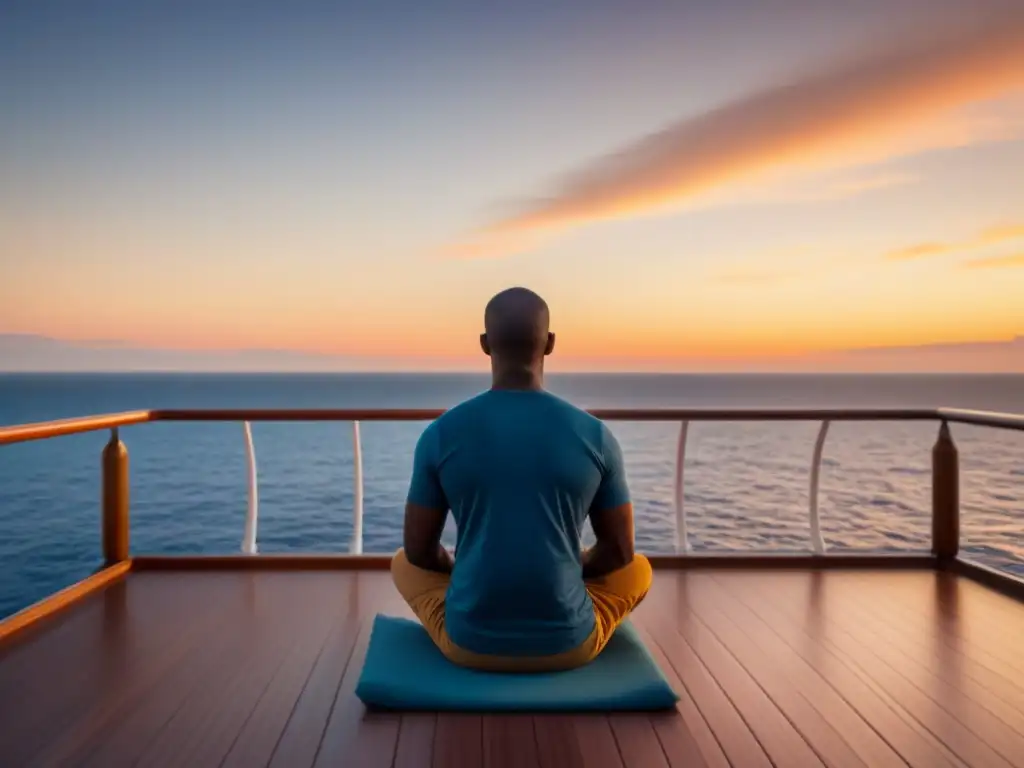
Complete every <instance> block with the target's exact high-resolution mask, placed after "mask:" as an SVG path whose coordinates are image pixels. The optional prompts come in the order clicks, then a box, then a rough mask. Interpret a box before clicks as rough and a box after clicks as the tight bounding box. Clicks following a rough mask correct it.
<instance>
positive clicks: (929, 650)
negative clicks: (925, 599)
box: [768, 579, 1024, 763]
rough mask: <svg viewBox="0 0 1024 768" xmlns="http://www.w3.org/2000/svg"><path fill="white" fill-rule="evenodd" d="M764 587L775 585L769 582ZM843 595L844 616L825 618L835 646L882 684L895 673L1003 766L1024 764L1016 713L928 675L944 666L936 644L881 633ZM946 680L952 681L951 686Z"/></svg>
mask: <svg viewBox="0 0 1024 768" xmlns="http://www.w3.org/2000/svg"><path fill="white" fill-rule="evenodd" d="M768 583H771V584H774V583H777V582H776V581H775V580H773V579H772V580H769V581H768ZM843 589H844V588H843V587H842V586H841V585H840V591H839V592H838V593H837V594H838V595H839V597H838V599H837V600H836V601H832V602H831V604H832V605H835V604H836V603H837V602H838V603H839V604H841V605H842V606H843V608H844V610H843V611H842V612H839V611H835V612H833V613H832V614H830V615H829V617H828V618H827V621H828V622H829V623H830V624H831V625H832V626H834V627H836V628H837V629H838V630H839V634H838V635H837V640H839V641H841V642H845V643H847V644H850V643H855V644H856V645H857V646H858V647H859V648H860V649H861V650H862V656H863V657H864V658H865V659H867V658H868V657H870V663H871V664H873V665H874V667H875V668H876V669H879V670H881V671H882V673H883V674H884V675H885V676H886V677H887V678H890V679H895V678H893V673H897V674H898V675H899V677H902V678H903V680H906V681H908V682H909V683H911V685H913V686H914V687H915V688H916V689H917V691H918V692H920V694H923V695H924V696H926V697H927V698H928V699H930V700H931V701H932V702H933V703H934V705H935V706H937V707H939V708H940V709H941V710H943V711H944V712H945V713H947V714H948V715H949V716H950V717H953V718H955V719H956V720H957V721H958V722H959V723H960V724H962V725H963V726H964V727H965V728H967V729H968V730H969V731H971V732H972V733H974V734H975V735H976V736H977V737H978V738H980V739H981V740H983V741H984V742H985V743H986V744H988V745H989V746H990V747H992V748H993V749H995V751H997V752H999V753H1000V754H1001V755H1002V756H1003V757H1004V758H1006V759H1007V760H1010V761H1011V762H1014V763H1017V761H1021V762H1024V736H1022V735H1021V733H1020V732H1019V731H1018V730H1017V729H1016V727H1017V726H1021V725H1022V724H1024V721H1021V720H1020V715H1019V713H1017V712H1016V710H1014V709H1013V708H1011V707H1008V706H1006V705H1005V703H1004V702H1002V701H1001V700H999V699H998V698H996V697H994V696H993V695H992V694H991V692H990V691H988V690H987V689H985V688H983V687H981V686H978V685H977V684H974V685H972V684H971V683H972V681H970V680H969V679H967V678H964V677H962V676H960V675H957V674H956V670H955V669H952V668H951V669H946V670H945V671H944V672H943V673H942V674H941V675H936V674H933V673H932V672H931V671H930V670H931V669H933V668H937V667H942V666H943V665H944V663H945V662H946V661H947V660H948V657H947V655H946V654H943V653H937V652H936V646H937V645H938V644H937V643H934V642H931V641H928V640H927V638H922V637H921V636H920V635H915V634H912V633H906V634H902V635H892V634H891V633H888V632H885V633H883V632H881V631H880V630H879V629H878V627H877V624H876V623H874V622H872V621H871V619H870V617H869V616H867V615H865V614H863V613H862V612H860V611H859V610H858V602H859V601H860V600H861V599H863V597H862V593H859V592H858V593H857V594H856V595H849V594H848V593H847V594H846V595H844V593H843V592H842V590H843ZM939 610H941V608H939ZM879 662H880V664H881V666H880V665H879ZM947 680H953V681H954V684H950V683H949V682H947ZM914 695H915V697H916V696H917V693H914ZM1001 718H1002V719H1001Z"/></svg>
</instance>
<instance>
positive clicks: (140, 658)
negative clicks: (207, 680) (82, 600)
mask: <svg viewBox="0 0 1024 768" xmlns="http://www.w3.org/2000/svg"><path fill="white" fill-rule="evenodd" d="M233 581H234V580H230V579H229V580H226V581H225V582H224V583H222V584H221V585H219V586H220V587H222V589H223V592H221V593H220V595H221V596H220V597H218V596H217V595H218V585H214V584H211V585H210V598H209V600H208V601H207V602H205V603H204V604H201V605H198V606H191V607H190V606H189V605H188V603H187V601H185V600H183V599H181V597H183V596H179V598H175V599H173V600H172V601H169V602H168V603H164V604H162V606H157V605H147V607H146V608H142V606H143V605H144V604H148V600H147V598H148V597H150V596H151V592H150V590H149V587H150V586H152V585H150V584H146V583H145V582H136V583H135V584H132V585H130V587H129V592H128V595H127V596H126V597H127V599H128V602H127V604H126V606H125V609H126V613H125V614H124V621H123V623H122V624H121V627H120V629H117V628H115V627H108V630H109V635H108V637H110V638H111V639H110V644H109V646H108V647H107V648H106V649H104V657H108V656H109V657H111V658H108V661H107V663H105V664H104V665H103V669H102V673H101V674H100V676H99V677H98V678H97V679H95V681H94V682H93V685H95V689H94V690H92V691H87V692H79V693H78V695H76V696H74V697H69V699H68V701H69V703H70V704H71V706H70V707H69V708H68V709H66V710H65V712H64V713H63V714H62V715H61V716H59V717H53V718H52V719H51V720H50V721H49V722H47V723H46V724H45V727H44V729H43V731H42V733H41V734H40V737H41V738H43V739H44V741H45V744H44V746H43V748H42V749H41V750H40V751H39V752H38V753H37V754H36V755H35V757H34V758H33V760H32V761H31V762H29V763H28V764H30V765H52V764H59V763H62V762H65V761H74V760H78V759H84V757H85V756H86V755H87V754H88V753H89V752H90V751H91V749H92V748H94V747H95V745H96V744H97V743H98V741H99V740H100V739H101V738H102V734H104V733H107V732H108V731H109V729H110V728H111V727H120V723H121V722H122V721H123V719H124V718H126V717H128V716H130V715H131V714H134V713H135V712H137V711H138V710H139V709H144V708H146V705H147V704H148V703H150V702H151V701H152V702H153V705H154V706H164V705H166V704H167V697H166V696H164V695H163V693H164V692H166V687H165V686H164V685H162V683H163V681H168V680H171V681H173V683H175V684H182V685H187V684H188V683H187V681H186V680H183V679H181V678H180V677H178V676H177V675H176V674H175V673H176V671H177V670H178V669H179V668H180V666H181V665H182V663H184V662H189V663H199V662H200V661H201V659H202V658H204V657H206V656H208V655H209V654H211V653H217V652H218V650H219V639H220V638H221V632H220V631H219V629H220V628H222V627H223V626H224V625H225V624H226V623H227V622H228V619H227V618H226V615H225V613H224V612H223V608H224V606H226V605H228V604H230V602H231V601H232V594H233V593H234V591H235V588H236V585H235V584H234V583H233ZM136 606H139V608H140V610H139V613H138V619H139V620H138V621H133V619H135V618H136V614H135V607H136ZM150 611H152V613H150ZM146 616H152V618H150V619H147V618H145V617H146ZM133 630H134V631H133ZM133 635H134V637H133ZM210 637H212V638H217V639H218V641H217V642H215V643H212V644H211V643H207V642H205V641H206V640H207V638H210ZM114 638H116V639H114ZM157 689H164V690H162V691H161V695H160V696H154V695H153V692H154V690H157ZM55 698H56V697H55ZM154 699H157V700H159V701H153V700H154ZM46 709H47V708H44V709H43V711H46Z"/></svg>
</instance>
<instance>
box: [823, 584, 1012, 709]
mask: <svg viewBox="0 0 1024 768" xmlns="http://www.w3.org/2000/svg"><path fill="white" fill-rule="evenodd" d="M933 578H934V579H935V580H934V582H933V586H932V588H931V589H927V590H926V589H923V588H922V587H920V586H918V587H917V589H916V594H906V595H904V594H901V591H900V590H895V589H879V588H878V587H879V586H880V585H879V582H878V580H877V579H874V580H860V579H856V580H854V579H851V583H850V585H849V586H850V588H851V589H855V590H857V592H858V593H859V597H860V602H861V604H862V607H863V608H864V609H867V610H869V611H873V612H874V614H875V616H876V617H877V618H879V619H883V620H884V622H885V625H886V627H888V628H889V629H890V630H891V631H893V632H901V633H912V634H920V635H924V636H925V637H929V638H932V639H933V640H935V641H936V642H937V643H939V644H940V648H939V650H940V652H941V647H945V648H948V649H949V650H950V651H952V652H953V653H954V656H953V657H952V658H951V663H953V664H955V665H956V666H957V667H958V668H959V669H960V670H962V672H963V674H965V675H967V676H968V677H971V678H972V679H974V680H976V681H978V682H979V683H980V684H982V685H984V686H985V687H986V688H989V689H990V690H991V691H992V692H993V693H995V694H996V695H998V696H999V697H1000V698H1002V699H1003V700H1004V701H1006V702H1007V703H1008V704H1010V705H1011V706H1013V707H1014V708H1015V709H1017V710H1018V711H1019V712H1024V672H1022V671H1021V670H1022V669H1024V660H1021V659H1017V658H1015V657H1016V655H1017V653H1018V652H1019V651H1020V650H1021V649H1020V648H1019V645H1020V644H1019V643H1018V642H1017V641H1016V637H1015V636H1014V635H1013V634H1012V633H1011V632H1008V631H1007V628H1006V626H1005V625H1003V624H1000V622H999V621H998V619H997V618H996V617H995V616H993V617H990V618H989V621H988V622H987V623H988V624H989V625H990V626H989V627H988V628H987V629H986V628H985V627H982V630H981V631H979V632H977V633H976V641H974V642H972V641H970V640H968V639H967V638H964V637H962V636H961V632H962V630H963V629H964V627H965V624H966V622H962V621H961V619H960V616H959V610H958V607H957V606H958V604H959V602H960V597H959V589H960V585H959V584H957V583H956V582H952V583H951V582H949V581H948V577H947V576H946V575H945V574H934V576H933ZM840 586H845V585H842V584H837V585H836V588H838V587H840ZM922 592H924V594H925V595H927V597H922ZM931 592H934V594H929V593H931ZM869 595H870V597H869ZM990 648H991V649H992V650H989V649H990Z"/></svg>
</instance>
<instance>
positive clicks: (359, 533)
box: [0, 408, 1024, 563]
mask: <svg viewBox="0 0 1024 768" xmlns="http://www.w3.org/2000/svg"><path fill="white" fill-rule="evenodd" d="M442 412H443V411H442V410H440V409H416V410H409V409H318V410H308V409H306V410H303V409H262V410H260V409H244V410H209V409H207V410H153V411H133V412H128V413H120V414H107V415H101V416H89V417H85V418H78V419H66V420H61V421H51V422H45V423H39V424H25V425H19V426H12V427H4V428H0V445H5V444H12V443H19V442H26V441H32V440H42V439H46V438H51V437H59V436H61V435H68V434H74V433H79V432H92V431H96V430H103V429H110V430H111V435H110V440H109V442H108V443H107V445H106V447H105V448H104V450H103V457H102V468H103V494H102V495H103V506H102V509H103V550H104V559H105V561H106V562H107V563H115V562H119V561H121V560H125V559H127V558H128V549H129V547H128V535H129V531H128V516H129V510H128V495H129V492H128V452H127V449H126V447H125V445H124V443H123V442H122V441H121V438H120V428H121V427H125V426H131V425H137V424H144V423H148V422H157V421H165V422H167V421H175V422H182V421H189V422H210V421H221V422H240V423H241V424H242V426H243V436H244V442H245V449H246V457H247V465H248V505H247V512H246V518H245V525H244V529H243V530H244V532H243V536H242V543H241V550H242V552H243V553H245V554H248V555H255V554H256V553H257V551H258V546H257V531H258V518H259V493H258V486H259V482H258V474H257V466H256V450H255V445H254V441H253V437H252V428H251V425H252V423H253V422H257V421H260V422H270V421H277V422H280V421H293V422H302V421H336V422H349V423H350V424H351V426H352V432H351V435H352V455H353V462H352V464H353V471H354V477H353V510H352V514H353V519H352V536H351V539H350V546H349V552H350V554H355V555H360V554H363V515H364V509H363V498H364V496H363V490H364V489H363V461H362V441H361V438H360V424H361V423H363V422H377V421H429V420H432V419H434V418H436V417H438V416H439V415H440V414H441V413H442ZM591 413H592V414H593V415H595V416H597V417H598V418H600V419H603V420H606V421H634V422H669V423H675V424H678V425H679V437H678V441H677V448H676V460H675V476H674V483H673V490H674V493H673V500H674V507H675V523H676V525H675V528H676V535H675V550H676V552H677V553H681V554H686V553H689V552H690V551H691V546H690V538H689V534H688V526H687V519H686V505H685V499H684V482H683V481H684V467H685V459H686V446H687V435H688V431H689V425H690V424H691V423H693V422H701V421H715V422H737V421H747V422H750V421H754V422H776V421H786V422H792V421H815V422H818V423H820V428H819V430H818V435H817V439H816V441H815V443H814V446H813V451H812V452H811V464H810V483H809V488H808V527H807V534H808V537H807V543H808V550H809V551H810V552H811V553H812V554H814V555H824V554H825V552H826V545H825V541H824V539H823V537H822V533H821V519H820V511H819V509H820V507H819V503H818V497H819V488H820V477H821V462H822V455H823V451H824V447H825V439H826V436H827V435H828V430H829V427H830V425H831V424H832V423H834V422H854V421H856V422H866V421H932V422H938V424H939V429H938V436H937V438H936V442H935V445H934V448H933V449H932V553H933V554H934V555H935V556H936V557H939V558H951V557H956V556H957V554H958V552H959V544H960V530H959V529H960V514H959V506H960V505H959V459H958V455H957V448H956V446H955V444H954V442H953V438H952V435H951V432H950V429H949V424H950V423H960V424H971V425H975V426H985V427H993V428H997V429H1008V430H1017V431H1024V416H1021V415H1012V414H1002V413H992V412H986V411H968V410H959V409H948V408H942V409H937V410H936V409H919V410H905V409H904V410H895V409H826V410H823V409H772V410H763V409H618V408H613V409H607V408H606V409H595V410H592V411H591Z"/></svg>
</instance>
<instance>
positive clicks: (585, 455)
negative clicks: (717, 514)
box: [409, 389, 629, 656]
mask: <svg viewBox="0 0 1024 768" xmlns="http://www.w3.org/2000/svg"><path fill="white" fill-rule="evenodd" d="M409 500H410V501H411V502H413V503H415V504H419V505H421V506H423V507H427V508H435V509H445V508H449V509H451V512H452V515H453V517H454V518H455V523H456V527H457V531H458V536H457V542H456V560H455V562H456V565H455V568H454V571H453V573H452V579H451V585H450V587H449V589H448V595H447V608H446V611H447V613H446V626H447V630H448V634H449V635H450V637H451V639H452V641H453V642H454V643H455V644H456V645H458V646H460V647H462V648H465V649H466V650H469V651H473V652H475V653H480V654H494V655H506V654H518V655H538V656H541V655H550V654H557V653H561V652H564V651H567V650H569V649H572V648H574V647H576V646H578V645H580V643H582V642H583V641H584V640H586V639H587V637H588V636H589V635H590V633H591V631H592V630H593V628H594V608H593V605H592V603H591V600H590V597H589V596H588V594H587V590H586V588H585V585H584V583H583V575H582V565H581V548H580V530H581V528H582V526H583V524H584V521H585V520H586V517H587V515H588V513H589V512H590V511H591V509H592V508H593V509H595V510H596V511H601V510H605V509H611V508H614V507H618V506H621V505H623V504H626V503H627V502H628V501H629V494H628V490H627V488H626V483H625V477H624V476H623V468H622V458H621V453H620V450H619V446H618V444H617V443H616V441H615V439H614V437H613V436H612V435H611V432H610V431H609V430H608V429H607V427H605V425H604V424H603V423H602V422H600V421H599V420H597V419H595V418H593V417H592V416H590V415H589V414H587V413H586V412H584V411H582V410H580V409H578V408H576V407H574V406H572V405H570V404H569V403H567V402H565V401H564V400H561V399H559V398H557V397H555V396H553V395H551V394H549V393H547V392H543V391H532V390H501V389H494V390H490V391H488V392H485V393H483V394H481V395H479V396H477V397H475V398H473V399H472V400H469V401H467V402H465V403H462V404H461V405H459V406H457V407H456V408H453V409H452V410H450V411H448V412H447V413H445V414H444V415H443V416H441V418H439V419H438V420H437V421H435V422H434V423H433V424H431V425H430V426H429V427H428V428H427V429H426V430H425V432H424V433H423V436H422V437H421V438H420V441H419V443H418V444H417V447H416V457H415V466H414V470H413V481H412V485H411V488H410V494H409Z"/></svg>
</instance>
